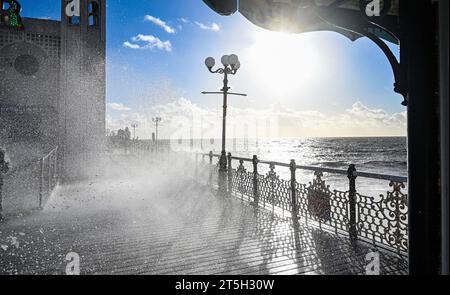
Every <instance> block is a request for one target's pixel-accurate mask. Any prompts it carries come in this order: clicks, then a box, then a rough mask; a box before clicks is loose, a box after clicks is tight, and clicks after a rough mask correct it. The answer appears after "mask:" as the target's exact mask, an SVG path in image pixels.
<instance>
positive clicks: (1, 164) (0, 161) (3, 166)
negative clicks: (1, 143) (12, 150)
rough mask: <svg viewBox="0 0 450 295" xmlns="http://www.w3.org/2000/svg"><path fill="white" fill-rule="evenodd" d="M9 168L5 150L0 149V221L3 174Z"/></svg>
mask: <svg viewBox="0 0 450 295" xmlns="http://www.w3.org/2000/svg"><path fill="white" fill-rule="evenodd" d="M8 170H9V163H8V162H6V161H5V152H4V151H3V150H0V221H1V220H2V218H3V217H2V212H3V206H2V203H3V195H2V190H3V175H4V174H6V173H7V172H8Z"/></svg>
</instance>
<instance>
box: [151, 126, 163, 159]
mask: <svg viewBox="0 0 450 295" xmlns="http://www.w3.org/2000/svg"><path fill="white" fill-rule="evenodd" d="M152 121H153V123H155V128H156V152H158V127H159V123H161V121H162V119H161V118H160V117H156V118H152Z"/></svg>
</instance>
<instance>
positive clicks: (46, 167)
mask: <svg viewBox="0 0 450 295" xmlns="http://www.w3.org/2000/svg"><path fill="white" fill-rule="evenodd" d="M4 172H5V173H0V178H1V179H0V192H1V193H3V195H1V194H0V215H1V211H2V209H3V207H2V205H3V200H4V198H5V193H7V191H5V190H4V187H3V186H4V185H5V182H11V183H12V186H14V188H17V187H16V186H23V187H21V189H25V192H26V195H27V196H35V198H36V199H34V200H30V202H31V203H33V205H32V206H30V208H27V209H42V208H43V206H44V204H45V202H46V201H47V199H48V198H49V197H50V195H51V193H52V192H53V190H54V189H55V187H56V186H57V184H58V182H59V176H58V147H56V148H54V149H53V150H52V151H50V152H49V153H48V154H47V155H45V156H44V157H42V158H40V159H38V160H34V161H31V162H29V163H27V164H26V165H23V166H19V167H16V168H14V169H11V170H9V171H4ZM2 187H3V189H2ZM11 197H12V196H11Z"/></svg>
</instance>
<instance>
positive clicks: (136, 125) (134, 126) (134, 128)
mask: <svg viewBox="0 0 450 295" xmlns="http://www.w3.org/2000/svg"><path fill="white" fill-rule="evenodd" d="M131 128H133V140H136V128H138V124H132V125H131Z"/></svg>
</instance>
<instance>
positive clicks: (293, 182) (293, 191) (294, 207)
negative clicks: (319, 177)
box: [289, 160, 297, 219]
mask: <svg viewBox="0 0 450 295" xmlns="http://www.w3.org/2000/svg"><path fill="white" fill-rule="evenodd" d="M289 168H290V170H291V205H292V218H295V219H296V218H297V195H296V192H297V180H296V178H295V172H296V170H297V164H296V163H295V160H291V164H290V167H289Z"/></svg>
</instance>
